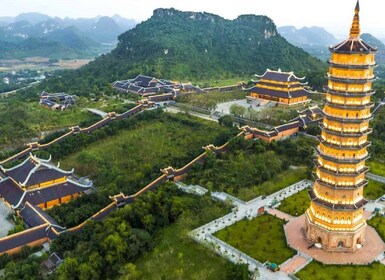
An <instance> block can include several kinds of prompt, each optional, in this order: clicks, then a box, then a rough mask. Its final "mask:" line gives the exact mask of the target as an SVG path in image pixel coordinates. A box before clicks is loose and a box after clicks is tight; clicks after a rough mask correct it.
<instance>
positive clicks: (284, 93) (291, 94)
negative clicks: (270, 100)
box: [247, 86, 309, 98]
mask: <svg viewBox="0 0 385 280" xmlns="http://www.w3.org/2000/svg"><path fill="white" fill-rule="evenodd" d="M247 91H248V92H253V93H258V94H262V95H268V96H274V97H280V98H297V97H303V96H309V92H308V91H307V90H305V89H300V90H294V91H291V90H287V89H286V90H274V89H268V88H263V87H258V86H255V87H252V88H250V89H248V90H247Z"/></svg>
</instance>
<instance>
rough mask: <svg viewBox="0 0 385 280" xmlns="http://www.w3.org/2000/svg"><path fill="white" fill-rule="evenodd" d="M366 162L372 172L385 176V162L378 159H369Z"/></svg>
mask: <svg viewBox="0 0 385 280" xmlns="http://www.w3.org/2000/svg"><path fill="white" fill-rule="evenodd" d="M366 164H367V166H368V167H369V168H370V170H369V172H370V173H373V174H376V175H380V176H384V177H385V163H381V162H378V161H368V162H367V163H366Z"/></svg>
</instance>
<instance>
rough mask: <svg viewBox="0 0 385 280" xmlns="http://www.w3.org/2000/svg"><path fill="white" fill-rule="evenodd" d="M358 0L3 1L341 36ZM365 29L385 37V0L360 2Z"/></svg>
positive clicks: (33, 8) (63, 12)
mask: <svg viewBox="0 0 385 280" xmlns="http://www.w3.org/2000/svg"><path fill="white" fill-rule="evenodd" d="M355 4H356V0H338V1H337V0H316V1H314V0H263V1H262V0H236V1H234V0H0V7H1V9H0V16H16V15H18V14H20V13H23V12H40V13H43V14H48V15H50V16H59V17H71V18H78V17H87V18H89V17H94V16H97V15H103V16H112V15H114V14H119V15H120V16H123V17H126V18H132V19H134V20H136V21H137V22H141V21H143V20H146V19H148V18H149V17H150V16H151V15H152V11H153V10H154V9H156V8H170V7H173V8H176V9H178V10H183V11H197V12H202V11H206V12H210V13H214V14H217V15H220V16H222V17H225V18H227V19H234V18H236V17H237V16H238V15H241V14H256V15H267V16H269V17H270V18H272V19H273V20H274V22H275V23H276V25H277V26H283V25H294V26H296V27H297V28H299V27H303V26H321V27H324V28H326V29H327V30H328V31H329V32H331V33H333V34H334V35H336V36H337V37H345V36H346V35H347V34H348V31H349V28H350V24H351V21H352V18H353V10H354V7H355ZM360 5H361V29H362V32H369V33H372V34H373V35H375V36H377V37H380V38H385V17H384V12H383V11H384V10H385V2H384V1H383V0H361V1H360Z"/></svg>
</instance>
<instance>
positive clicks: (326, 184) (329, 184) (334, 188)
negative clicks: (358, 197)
mask: <svg viewBox="0 0 385 280" xmlns="http://www.w3.org/2000/svg"><path fill="white" fill-rule="evenodd" d="M313 177H314V180H315V181H316V183H317V184H320V185H322V186H324V187H327V188H329V189H333V190H356V189H359V188H363V187H365V186H366V185H367V184H369V181H368V180H366V179H365V180H362V181H361V182H360V183H359V184H356V185H352V186H341V185H336V184H331V183H327V182H324V181H322V180H321V179H320V178H318V176H317V174H315V175H314V173H313Z"/></svg>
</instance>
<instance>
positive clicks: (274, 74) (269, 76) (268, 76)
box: [255, 69, 305, 83]
mask: <svg viewBox="0 0 385 280" xmlns="http://www.w3.org/2000/svg"><path fill="white" fill-rule="evenodd" d="M255 76H257V77H258V78H260V79H264V80H272V81H277V82H282V83H286V82H300V81H302V80H304V79H305V77H303V78H298V77H297V76H296V75H294V72H282V71H281V70H278V71H272V70H270V69H267V70H266V72H265V73H264V74H263V75H261V76H260V75H255Z"/></svg>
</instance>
